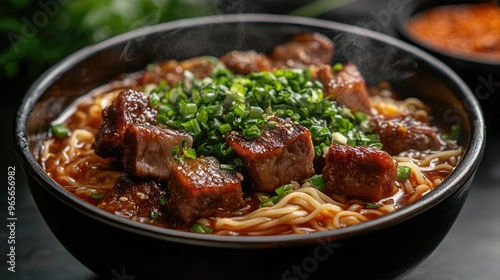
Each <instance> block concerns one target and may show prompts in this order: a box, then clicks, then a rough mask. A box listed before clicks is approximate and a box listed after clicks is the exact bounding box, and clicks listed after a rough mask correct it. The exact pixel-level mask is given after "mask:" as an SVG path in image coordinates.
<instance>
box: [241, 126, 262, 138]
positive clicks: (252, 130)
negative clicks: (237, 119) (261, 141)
mask: <svg viewBox="0 0 500 280" xmlns="http://www.w3.org/2000/svg"><path fill="white" fill-rule="evenodd" d="M243 136H244V137H245V138H247V139H253V138H257V137H259V136H260V129H259V128H258V127H256V126H252V127H249V128H247V129H244V130H243Z"/></svg>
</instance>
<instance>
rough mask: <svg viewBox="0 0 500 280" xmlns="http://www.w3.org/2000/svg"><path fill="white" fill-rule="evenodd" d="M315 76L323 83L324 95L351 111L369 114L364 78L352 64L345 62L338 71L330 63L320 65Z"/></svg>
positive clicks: (369, 106)
mask: <svg viewBox="0 0 500 280" xmlns="http://www.w3.org/2000/svg"><path fill="white" fill-rule="evenodd" d="M317 76H318V77H317V78H318V80H319V81H320V82H322V83H323V91H324V93H325V96H330V97H332V98H333V99H335V100H336V101H337V102H338V103H340V104H342V105H344V106H346V107H347V108H349V109H351V110H353V111H360V112H363V113H366V114H371V104H370V97H369V95H368V89H367V87H366V85H365V80H364V78H363V76H361V73H360V72H359V71H358V68H357V67H356V66H355V65H354V64H351V63H348V64H345V65H343V67H342V69H340V70H338V71H333V70H332V67H331V66H330V65H322V66H320V67H319V69H318V72H317Z"/></svg>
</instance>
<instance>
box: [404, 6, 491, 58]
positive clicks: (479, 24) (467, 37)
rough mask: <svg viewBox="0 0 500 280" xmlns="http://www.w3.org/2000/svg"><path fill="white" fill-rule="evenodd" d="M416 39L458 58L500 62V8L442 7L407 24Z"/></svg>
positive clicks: (433, 9) (419, 15) (429, 11)
mask: <svg viewBox="0 0 500 280" xmlns="http://www.w3.org/2000/svg"><path fill="white" fill-rule="evenodd" d="M406 27H407V30H408V32H410V34H411V35H412V36H414V37H415V38H417V39H418V40H420V41H421V42H424V43H426V44H428V45H429V46H431V47H433V48H436V49H439V50H442V51H445V52H449V53H452V54H455V55H464V56H469V57H472V58H483V59H499V60H500V8H499V7H498V6H497V5H494V4H463V5H447V6H439V7H435V8H432V9H428V10H425V11H423V12H421V13H420V14H417V15H416V16H414V17H413V18H411V19H410V20H409V21H408V22H407V26H406Z"/></svg>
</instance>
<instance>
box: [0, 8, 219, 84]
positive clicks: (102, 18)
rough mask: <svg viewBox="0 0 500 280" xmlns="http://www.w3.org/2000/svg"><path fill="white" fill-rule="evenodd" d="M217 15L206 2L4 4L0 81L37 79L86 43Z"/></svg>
mask: <svg viewBox="0 0 500 280" xmlns="http://www.w3.org/2000/svg"><path fill="white" fill-rule="evenodd" d="M211 14H215V8H214V7H213V5H212V3H211V2H210V1H204V0H189V1H186V0H153V1H151V0H129V1H120V0H88V1H67V0H66V1H58V0H20V1H19V0H6V1H3V2H2V6H1V7H0V36H1V37H0V46H1V47H0V69H1V70H0V77H1V78H12V77H15V76H18V75H22V76H23V80H24V81H31V80H33V79H35V78H36V77H38V76H39V75H40V74H41V73H42V72H43V71H44V70H45V69H47V68H48V67H50V66H51V65H53V64H55V63H57V62H58V61H60V60H61V59H63V58H64V57H66V56H68V55H69V54H71V53H73V52H75V51H76V50H78V49H81V48H83V47H85V46H87V45H90V44H94V43H97V42H99V41H102V40H104V39H107V38H109V37H112V36H115V35H118V34H120V33H123V32H126V31H129V30H132V29H137V28H141V27H145V26H149V25H153V24H157V23H161V22H167V21H172V20H176V19H181V18H190V17H198V16H204V15H211Z"/></svg>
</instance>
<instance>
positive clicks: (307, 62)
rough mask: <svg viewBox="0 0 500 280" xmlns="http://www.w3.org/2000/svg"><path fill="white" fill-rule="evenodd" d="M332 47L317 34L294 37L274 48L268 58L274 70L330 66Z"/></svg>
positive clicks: (324, 38) (328, 40) (324, 37)
mask: <svg viewBox="0 0 500 280" xmlns="http://www.w3.org/2000/svg"><path fill="white" fill-rule="evenodd" d="M333 52H334V45H333V42H332V41H331V40H330V39H329V38H328V37H326V36H324V35H322V34H319V33H307V34H298V35H295V36H294V37H293V38H292V40H290V41H288V42H286V43H284V44H281V45H278V46H276V47H274V49H273V50H272V52H271V54H270V58H271V60H272V61H273V63H274V66H275V67H276V68H306V67H308V66H313V65H315V66H318V65H322V64H331V63H332V59H333Z"/></svg>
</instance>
